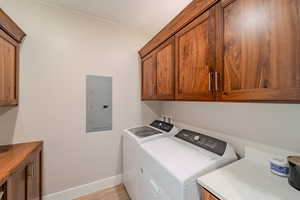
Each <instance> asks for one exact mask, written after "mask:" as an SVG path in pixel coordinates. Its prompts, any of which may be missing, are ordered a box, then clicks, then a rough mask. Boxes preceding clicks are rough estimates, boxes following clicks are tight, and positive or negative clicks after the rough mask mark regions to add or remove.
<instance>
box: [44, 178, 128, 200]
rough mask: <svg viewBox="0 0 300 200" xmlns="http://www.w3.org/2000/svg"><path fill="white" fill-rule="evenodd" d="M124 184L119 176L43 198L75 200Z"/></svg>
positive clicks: (48, 199) (46, 199)
mask: <svg viewBox="0 0 300 200" xmlns="http://www.w3.org/2000/svg"><path fill="white" fill-rule="evenodd" d="M121 183H122V175H117V176H113V177H109V178H105V179H102V180H98V181H95V182H93V183H88V184H85V185H80V186H77V187H74V188H70V189H67V190H64V191H61V192H57V193H53V194H49V195H46V196H44V197H43V199H44V200H73V199H75V198H78V197H81V196H84V195H87V194H91V193H94V192H97V191H98V190H102V189H105V188H109V187H113V186H116V185H119V184H121Z"/></svg>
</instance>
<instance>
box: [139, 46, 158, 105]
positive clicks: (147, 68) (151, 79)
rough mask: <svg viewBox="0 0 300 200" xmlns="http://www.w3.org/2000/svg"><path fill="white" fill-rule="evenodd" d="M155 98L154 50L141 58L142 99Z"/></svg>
mask: <svg viewBox="0 0 300 200" xmlns="http://www.w3.org/2000/svg"><path fill="white" fill-rule="evenodd" d="M155 98H156V59H155V52H153V53H151V54H149V55H148V56H146V57H145V58H143V59H142V99H143V100H152V99H155Z"/></svg>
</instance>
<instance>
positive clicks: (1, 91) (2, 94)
mask: <svg viewBox="0 0 300 200" xmlns="http://www.w3.org/2000/svg"><path fill="white" fill-rule="evenodd" d="M18 49H19V47H18V44H17V43H16V42H15V41H14V40H13V39H11V38H10V37H9V36H7V35H6V34H5V33H3V32H0V105H16V104H17V82H16V81H17V62H18V60H17V53H18Z"/></svg>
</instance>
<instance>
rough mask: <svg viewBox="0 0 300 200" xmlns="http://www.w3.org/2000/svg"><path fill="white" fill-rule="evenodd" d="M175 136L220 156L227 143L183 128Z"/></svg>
mask: <svg viewBox="0 0 300 200" xmlns="http://www.w3.org/2000/svg"><path fill="white" fill-rule="evenodd" d="M175 137H177V138H179V139H182V140H184V141H186V142H189V143H191V144H194V145H196V146H198V147H201V148H203V149H206V150H208V151H210V152H213V153H216V154H218V155H220V156H222V155H223V154H224V153H225V150H226V146H227V143H226V142H224V141H222V140H219V139H216V138H213V137H210V136H207V135H203V134H201V133H197V132H194V131H190V130H186V129H183V130H181V131H180V132H179V133H178V134H177V135H175Z"/></svg>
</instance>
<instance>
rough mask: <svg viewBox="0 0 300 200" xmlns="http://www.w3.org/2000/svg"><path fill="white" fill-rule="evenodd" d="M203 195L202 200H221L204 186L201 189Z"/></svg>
mask: <svg viewBox="0 0 300 200" xmlns="http://www.w3.org/2000/svg"><path fill="white" fill-rule="evenodd" d="M201 196H202V198H201V200H219V199H218V198H217V197H215V196H214V195H213V194H211V193H210V192H208V191H207V190H205V189H203V188H202V189H201Z"/></svg>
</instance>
